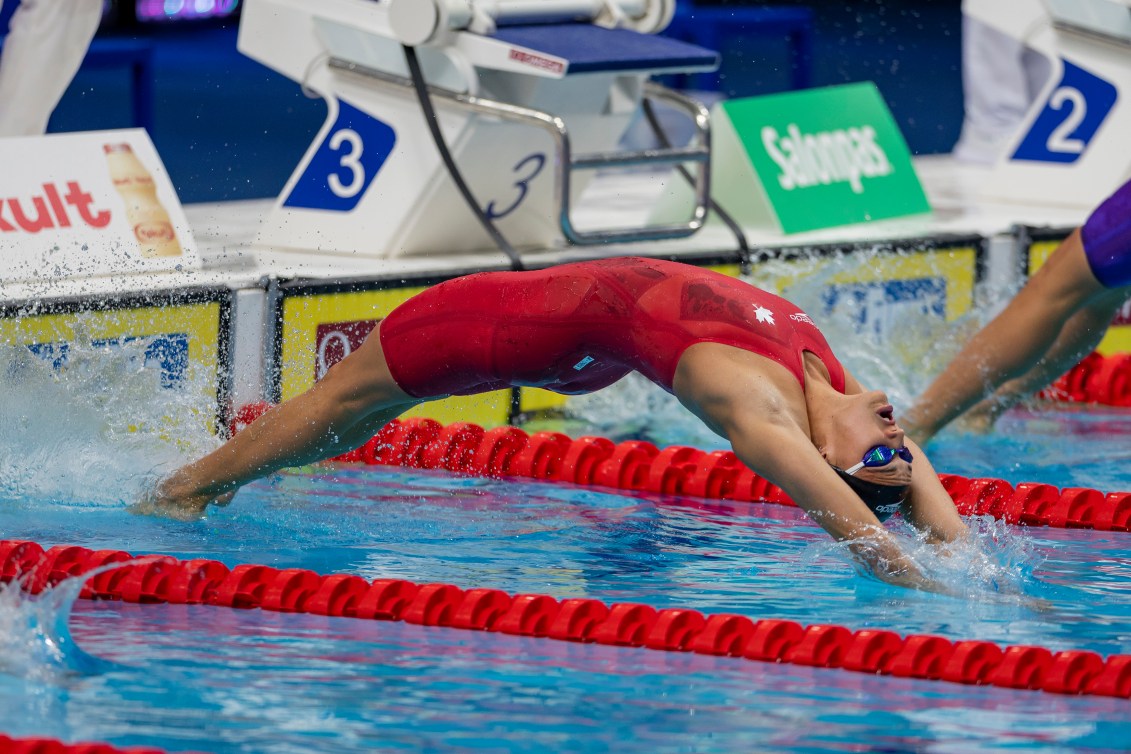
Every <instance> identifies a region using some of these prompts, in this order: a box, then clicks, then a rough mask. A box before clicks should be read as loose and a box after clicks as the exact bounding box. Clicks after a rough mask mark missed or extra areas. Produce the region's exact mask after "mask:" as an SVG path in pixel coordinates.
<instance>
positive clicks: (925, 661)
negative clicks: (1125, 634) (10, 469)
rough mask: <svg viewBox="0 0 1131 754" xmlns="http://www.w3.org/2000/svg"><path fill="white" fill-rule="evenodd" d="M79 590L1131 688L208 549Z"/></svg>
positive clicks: (80, 561)
mask: <svg viewBox="0 0 1131 754" xmlns="http://www.w3.org/2000/svg"><path fill="white" fill-rule="evenodd" d="M131 559H132V556H131V555H130V554H129V553H127V552H123V551H120V550H98V551H92V550H88V549H87V548H85V547H78V546H73V545H55V546H54V547H51V548H50V549H48V550H46V551H45V550H44V549H43V547H42V546H40V545H39V544H37V543H35V542H29V541H8V540H0V581H4V582H12V581H17V582H18V583H19V584H20V585H21V587H22V588H24V589H26V590H27V591H29V592H31V593H33V594H36V593H39V592H41V591H43V590H44V589H47V588H48V587H50V586H52V585H54V584H57V583H58V582H60V581H62V580H63V579H66V578H69V577H72V576H78V575H81V574H84V573H87V572H89V571H91V570H93V569H95V568H98V567H100V566H104V565H106V564H109V563H117V562H121V563H125V561H128V560H131ZM81 596H82V597H86V598H90V599H109V600H122V601H125V602H136V603H155V602H167V603H174V604H205V605H216V606H225V607H234V608H261V609H263V610H273V611H278V612H301V613H310V614H314V615H330V616H338V617H352V618H367V619H371V620H397V621H405V622H406V623H415V624H419V625H425V626H444V627H449V628H461V629H468V630H478V631H496V632H499V633H506V634H516V635H521V636H531V637H545V638H550V639H558V640H563V641H577V642H590V643H596V644H606V645H614V646H629V647H647V648H649V649H655V650H666V651H674V652H696V653H699V654H707V655H725V656H731V657H743V658H746V659H749V660H756V661H762V662H781V663H790V664H796V665H808V666H814V667H823V668H840V669H843V670H852V671H857V672H861V673H872V674H877V673H878V674H884V675H893V676H899V677H907V678H920V679H925V680H938V681H949V682H953V683H963V684H984V685H992V686H999V687H1002V688H1013V689H1031V690H1037V691H1046V692H1051V693H1056V694H1087V695H1095V696H1112V697H1122V698H1125V699H1127V698H1131V655H1111V656H1109V657H1107V658H1104V657H1103V656H1101V655H1100V654H1098V653H1096V652H1090V651H1082V650H1063V651H1059V652H1054V651H1052V650H1049V649H1046V648H1044V647H1040V646H1029V645H1015V646H1006V647H1001V646H998V645H997V644H995V643H993V642H988V641H951V640H949V639H946V638H943V637H941V636H931V635H923V634H911V635H908V636H901V635H899V634H898V633H896V632H894V631H885V630H880V629H863V630H859V631H853V630H852V629H849V628H846V627H844V626H839V625H833V624H813V625H809V626H803V625H801V624H800V623H796V622H794V621H789V620H777V619H762V620H753V619H751V618H748V617H746V616H743V615H735V614H730V613H716V614H714V615H705V614H703V613H701V612H699V611H697V610H689V609H687V610H685V609H678V608H666V609H662V610H657V609H655V608H653V607H651V606H649V605H645V604H639V603H632V602H618V603H615V604H612V605H607V604H605V603H604V602H601V601H600V600H595V599H582V598H572V599H564V600H561V601H559V600H557V599H556V598H554V597H552V596H550V595H546V594H514V595H512V594H508V593H507V592H504V591H502V590H499V589H463V588H460V587H458V586H454V585H452V584H440V583H435V584H416V583H413V582H411V581H404V580H401V579H377V580H375V581H373V582H369V581H366V580H365V579H363V578H361V577H360V576H352V575H346V574H333V575H329V576H323V575H319V574H317V573H315V572H314V571H310V570H305V569H300V568H287V569H281V570H280V569H276V568H271V567H268V566H263V565H238V566H236V567H235V568H232V569H229V568H228V567H227V566H225V565H224V564H223V563H220V562H218V561H215V560H186V561H181V560H177V559H176V558H173V557H170V556H167V555H161V556H146V559H145V560H143V561H141V562H137V563H126V564H124V565H123V566H122V567H120V568H117V569H113V570H109V571H104V572H102V573H99V574H97V575H95V576H93V577H92V578H90V580H89V581H88V582H87V584H86V586H85V587H84V589H83V591H82V593H81Z"/></svg>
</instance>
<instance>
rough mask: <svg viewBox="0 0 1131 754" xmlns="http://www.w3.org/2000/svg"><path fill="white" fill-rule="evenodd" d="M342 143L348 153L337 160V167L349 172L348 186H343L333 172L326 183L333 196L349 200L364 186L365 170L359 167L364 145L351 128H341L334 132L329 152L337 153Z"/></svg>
mask: <svg viewBox="0 0 1131 754" xmlns="http://www.w3.org/2000/svg"><path fill="white" fill-rule="evenodd" d="M343 143H344V144H345V145H346V146H347V147H348V148H349V151H347V152H345V153H344V154H343V155H342V156H341V157H340V158H339V159H338V165H339V166H341V167H343V168H345V169H346V170H348V171H350V175H351V176H352V179H351V180H350V182H349V183H348V184H343V183H342V179H341V178H339V177H338V174H337V173H336V172H335V173H330V175H329V177H328V178H327V179H326V182H327V183H328V184H329V185H330V190H331V191H333V192H334V196H340V197H341V198H343V199H349V198H351V197H354V196H357V193H358V192H359V191H361V189H362V188H363V187H364V186H365V169H364V168H363V167H362V166H361V153H362V152H363V151H364V147H365V145H364V142H362V140H361V136H360V135H359V134H358V133H357V131H354V130H353V129H352V128H343V129H341V130H339V131H336V132H334V135H333V136H331V137H330V143H329V146H330V149H331V151H333V152H337V151H339V150H340V149H341V148H342V145H343Z"/></svg>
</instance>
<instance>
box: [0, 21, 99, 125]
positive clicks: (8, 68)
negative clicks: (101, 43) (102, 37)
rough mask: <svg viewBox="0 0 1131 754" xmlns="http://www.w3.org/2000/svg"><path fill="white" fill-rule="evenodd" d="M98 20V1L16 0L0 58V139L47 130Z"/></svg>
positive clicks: (80, 62) (96, 27)
mask: <svg viewBox="0 0 1131 754" xmlns="http://www.w3.org/2000/svg"><path fill="white" fill-rule="evenodd" d="M101 20H102V0H21V2H20V5H19V7H18V8H17V9H16V12H15V15H13V16H12V21H11V23H10V26H9V32H8V36H7V38H6V39H5V40H4V50H3V54H2V55H0V136H34V135H38V134H42V133H44V132H45V131H46V130H47V120H48V118H50V117H51V112H52V111H53V110H54V109H55V106H56V105H58V104H59V100H60V99H61V98H62V97H63V92H65V91H66V90H67V87H68V86H69V85H70V83H71V79H73V78H74V76H75V73H76V72H78V69H79V66H80V65H81V64H82V59H83V57H85V56H86V51H87V48H89V47H90V40H91V39H92V38H93V37H94V33H95V32H96V31H97V30H98V24H99V22H100V21H101Z"/></svg>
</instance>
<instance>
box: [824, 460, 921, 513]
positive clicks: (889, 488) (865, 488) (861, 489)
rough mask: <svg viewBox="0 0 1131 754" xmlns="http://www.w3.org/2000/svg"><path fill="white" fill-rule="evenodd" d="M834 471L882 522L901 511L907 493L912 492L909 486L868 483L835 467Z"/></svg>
mask: <svg viewBox="0 0 1131 754" xmlns="http://www.w3.org/2000/svg"><path fill="white" fill-rule="evenodd" d="M833 471H835V472H836V473H837V475H838V476H840V478H841V479H843V480H844V482H845V484H847V485H848V486H849V487H851V488H852V491H853V492H855V493H856V495H857V497H859V498H860V499H861V500H863V501H864V505H866V506H868V509H869V510H871V511H872V513H875V514H876V518H878V519H880V520H881V521H886V520H887V519H888V518H890V517H891V515H892V514H893V513H895V512H896V511H898V510H899V508H900V506H901V505H903V501H904V500H905V499H907V493H908V492H910V491H911V485H909V484H878V483H876V482H868V481H865V480H863V479H857V478H856V477H854V476H852V475H850V474H848V473H846V472H845V470H844V469H842V468H839V467H837V466H833Z"/></svg>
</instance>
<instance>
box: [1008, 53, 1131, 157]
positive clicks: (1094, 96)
mask: <svg viewBox="0 0 1131 754" xmlns="http://www.w3.org/2000/svg"><path fill="white" fill-rule="evenodd" d="M1118 96H1119V94H1118V92H1117V91H1116V88H1115V87H1114V86H1113V85H1112V84H1111V83H1110V82H1108V81H1105V80H1104V79H1101V78H1100V77H1099V76H1096V75H1095V74H1094V73H1089V72H1088V71H1085V70H1084V69H1083V68H1080V67H1079V66H1076V65H1073V64H1072V63H1069V62H1068V61H1067V60H1065V61H1064V74H1063V76H1061V79H1060V83H1059V84H1057V86H1056V88H1055V89H1053V91H1052V94H1050V95H1049V99H1048V102H1046V103H1045V106H1044V109H1043V110H1041V113H1040V115H1038V116H1037V119H1036V120H1034V121H1033V126H1032V128H1030V129H1029V133H1027V134H1025V138H1024V140H1022V142H1021V144H1020V145H1018V147H1017V151H1015V152H1014V153H1013V159H1014V160H1033V161H1036V162H1062V163H1072V162H1076V160H1078V159H1080V155H1082V154H1083V153H1084V150H1085V149H1086V148H1087V147H1088V143H1089V142H1090V141H1091V140H1092V137H1093V136H1095V135H1096V131H1098V130H1099V128H1100V124H1102V123H1103V122H1104V119H1105V118H1106V117H1107V114H1108V113H1109V112H1111V108H1112V107H1113V106H1114V105H1115V100H1116V99H1117V98H1118Z"/></svg>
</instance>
